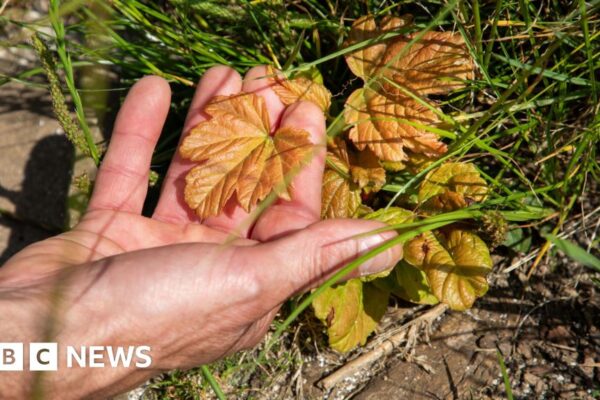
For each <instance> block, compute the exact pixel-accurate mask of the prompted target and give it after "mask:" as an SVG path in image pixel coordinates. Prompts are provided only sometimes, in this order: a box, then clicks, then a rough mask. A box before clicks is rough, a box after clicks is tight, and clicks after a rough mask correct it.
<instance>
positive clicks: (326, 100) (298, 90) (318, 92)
mask: <svg viewBox="0 0 600 400" xmlns="http://www.w3.org/2000/svg"><path fill="white" fill-rule="evenodd" d="M267 71H268V73H269V75H272V77H271V78H269V79H271V81H272V82H273V85H272V86H271V88H272V89H273V91H274V92H275V93H276V94H277V96H279V99H280V100H281V102H282V103H283V104H285V105H286V106H287V105H290V104H294V103H295V102H297V101H301V100H302V101H310V102H313V103H315V104H316V105H317V106H318V107H319V108H320V109H321V110H323V112H327V110H329V106H331V93H330V92H329V90H327V88H326V87H325V86H323V85H321V84H320V83H318V82H315V81H313V80H310V79H308V78H305V77H302V76H299V77H295V78H293V79H286V78H285V77H282V76H279V75H277V74H276V71H275V70H274V69H273V68H271V67H269V69H268V70H267Z"/></svg>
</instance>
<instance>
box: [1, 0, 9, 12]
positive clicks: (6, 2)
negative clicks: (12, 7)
mask: <svg viewBox="0 0 600 400" xmlns="http://www.w3.org/2000/svg"><path fill="white" fill-rule="evenodd" d="M8 3H10V0H4V2H3V3H2V7H0V15H2V13H3V12H4V9H5V8H6V6H7V5H8Z"/></svg>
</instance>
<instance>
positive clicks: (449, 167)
mask: <svg viewBox="0 0 600 400" xmlns="http://www.w3.org/2000/svg"><path fill="white" fill-rule="evenodd" d="M487 192H488V187H487V184H486V182H485V180H483V178H482V177H481V176H480V175H479V171H477V168H475V165H473V164H471V163H462V162H450V163H445V164H442V165H441V166H439V167H438V168H435V169H433V170H432V171H431V172H429V173H428V174H427V176H426V177H425V179H424V180H423V182H422V183H421V187H420V188H419V202H420V203H421V204H422V205H423V206H422V207H423V209H424V210H426V211H431V212H444V211H453V210H457V209H459V208H464V207H467V206H468V205H470V204H471V203H473V202H481V201H483V200H485V198H486V197H487Z"/></svg>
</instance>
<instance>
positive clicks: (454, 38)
mask: <svg viewBox="0 0 600 400" xmlns="http://www.w3.org/2000/svg"><path fill="white" fill-rule="evenodd" d="M415 36H417V33H415V34H411V35H408V36H406V37H399V38H398V39H396V40H394V42H393V43H391V44H390V45H389V46H388V47H387V49H386V52H385V56H384V59H383V65H385V66H386V67H385V68H384V70H383V72H382V74H383V75H384V76H385V77H387V78H389V79H391V80H392V81H394V82H395V83H396V84H398V85H400V86H402V87H404V88H406V89H408V90H410V91H412V92H413V93H415V94H418V95H420V96H425V95H429V94H445V93H448V92H450V91H452V90H456V89H460V88H462V87H463V86H464V84H465V80H467V79H472V78H473V68H474V67H473V60H472V59H471V57H470V56H469V53H468V50H467V46H466V44H465V42H464V40H463V38H462V36H461V35H460V34H456V33H452V32H427V33H425V34H424V35H423V36H422V37H421V38H420V39H419V40H418V41H416V42H415V43H413V44H412V45H410V46H409V47H407V46H408V44H409V42H410V41H411V40H413V39H414V38H415ZM390 88H391V86H390Z"/></svg>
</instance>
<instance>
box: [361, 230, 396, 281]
mask: <svg viewBox="0 0 600 400" xmlns="http://www.w3.org/2000/svg"><path fill="white" fill-rule="evenodd" d="M395 236H396V234H395V233H394V232H383V233H379V234H376V235H369V236H367V237H364V238H361V239H360V245H359V246H360V250H361V253H360V255H363V254H365V253H368V252H369V251H371V250H373V249H375V248H376V247H379V246H381V245H382V244H384V243H385V242H387V241H388V240H390V239H392V238H394V237H395ZM401 258H402V245H401V244H397V245H395V246H393V247H391V248H389V249H387V250H386V251H384V252H383V253H380V254H378V255H376V256H375V257H372V258H370V259H369V260H367V261H365V262H364V263H363V264H361V265H360V266H359V267H358V272H359V274H360V276H365V275H371V274H377V273H380V272H383V271H386V270H389V269H391V268H394V266H395V265H396V264H397V263H398V261H400V259H401Z"/></svg>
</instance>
